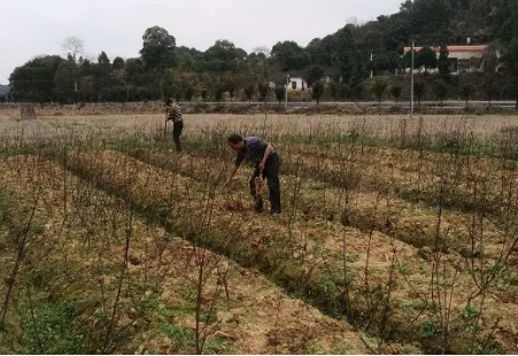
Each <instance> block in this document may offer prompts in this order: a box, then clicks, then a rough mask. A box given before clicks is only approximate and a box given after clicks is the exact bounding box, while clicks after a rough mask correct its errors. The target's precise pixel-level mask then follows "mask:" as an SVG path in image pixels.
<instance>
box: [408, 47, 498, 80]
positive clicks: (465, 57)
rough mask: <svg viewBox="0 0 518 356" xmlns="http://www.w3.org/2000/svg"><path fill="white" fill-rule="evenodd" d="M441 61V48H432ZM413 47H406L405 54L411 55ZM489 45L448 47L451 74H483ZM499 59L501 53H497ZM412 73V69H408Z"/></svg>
mask: <svg viewBox="0 0 518 356" xmlns="http://www.w3.org/2000/svg"><path fill="white" fill-rule="evenodd" d="M423 48H424V47H414V51H415V52H416V53H418V52H419V51H420V50H421V49H423ZM430 48H431V49H432V50H433V51H434V53H435V54H436V56H437V59H439V55H440V51H441V48H440V47H439V46H433V47H430ZM411 50H412V48H411V47H405V54H407V53H410V51H411ZM488 50H489V46H488V45H460V46H448V51H449V56H448V58H449V60H450V63H451V65H450V72H451V73H452V74H459V73H465V72H481V71H483V70H484V65H485V63H484V56H485V54H486V53H488ZM496 56H497V58H499V57H500V53H499V52H497V53H496ZM407 71H410V68H407ZM437 71H438V69H433V70H430V71H429V72H430V73H434V72H437Z"/></svg>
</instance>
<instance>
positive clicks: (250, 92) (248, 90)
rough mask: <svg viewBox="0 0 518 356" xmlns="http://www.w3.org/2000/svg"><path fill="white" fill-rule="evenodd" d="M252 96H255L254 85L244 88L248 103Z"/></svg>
mask: <svg viewBox="0 0 518 356" xmlns="http://www.w3.org/2000/svg"><path fill="white" fill-rule="evenodd" d="M254 94H255V85H254V84H249V85H247V86H246V87H245V95H246V98H247V100H248V102H250V101H252V98H253V97H254Z"/></svg>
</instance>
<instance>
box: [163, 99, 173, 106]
mask: <svg viewBox="0 0 518 356" xmlns="http://www.w3.org/2000/svg"><path fill="white" fill-rule="evenodd" d="M165 103H166V105H171V104H172V103H173V99H171V98H169V99H167V100H166V101H165Z"/></svg>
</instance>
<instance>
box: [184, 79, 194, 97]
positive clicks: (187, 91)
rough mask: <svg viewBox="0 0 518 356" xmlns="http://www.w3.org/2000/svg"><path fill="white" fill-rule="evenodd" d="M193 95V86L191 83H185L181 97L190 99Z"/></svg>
mask: <svg viewBox="0 0 518 356" xmlns="http://www.w3.org/2000/svg"><path fill="white" fill-rule="evenodd" d="M193 96H194V88H193V86H192V85H191V84H188V83H186V84H185V85H184V89H183V97H184V99H185V100H187V101H191V100H192V97H193Z"/></svg>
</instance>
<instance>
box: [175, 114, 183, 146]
mask: <svg viewBox="0 0 518 356" xmlns="http://www.w3.org/2000/svg"><path fill="white" fill-rule="evenodd" d="M182 131H183V121H178V122H175V123H174V124H173V142H174V145H175V147H176V151H178V152H180V151H181V150H182V144H181V142H180V136H181V135H182Z"/></svg>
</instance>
